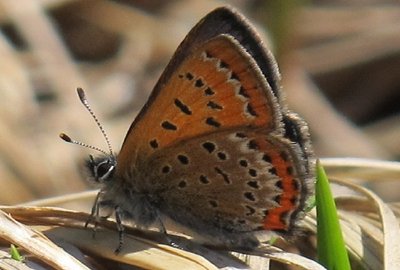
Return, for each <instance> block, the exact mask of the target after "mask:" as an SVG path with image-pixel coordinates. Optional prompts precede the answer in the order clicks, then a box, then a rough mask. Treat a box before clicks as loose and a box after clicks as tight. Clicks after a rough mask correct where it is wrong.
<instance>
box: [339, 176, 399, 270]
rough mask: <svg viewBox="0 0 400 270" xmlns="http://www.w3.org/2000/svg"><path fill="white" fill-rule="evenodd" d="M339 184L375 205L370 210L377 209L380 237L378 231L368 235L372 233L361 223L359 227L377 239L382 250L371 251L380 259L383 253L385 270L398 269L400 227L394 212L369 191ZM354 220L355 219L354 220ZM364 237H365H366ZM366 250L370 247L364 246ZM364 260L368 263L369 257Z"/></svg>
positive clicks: (376, 219) (370, 236) (347, 184)
mask: <svg viewBox="0 0 400 270" xmlns="http://www.w3.org/2000/svg"><path fill="white" fill-rule="evenodd" d="M337 183H340V184H341V185H346V186H347V187H350V188H351V189H352V190H353V191H356V192H358V193H359V194H362V196H363V197H365V198H366V201H367V202H366V203H367V204H368V205H373V208H370V210H371V209H374V210H375V209H376V210H375V211H374V212H375V214H376V215H374V216H375V217H376V218H374V219H375V221H377V222H379V223H378V224H379V227H381V231H380V233H379V235H377V234H376V232H377V230H374V232H375V233H374V234H368V233H369V232H370V231H368V230H366V229H365V227H363V223H361V222H360V223H359V224H358V225H359V226H360V228H361V230H362V233H363V234H368V236H369V238H371V239H375V241H376V242H377V243H379V242H380V243H379V244H380V245H381V246H380V248H379V249H376V248H375V247H373V249H371V251H372V252H377V254H375V256H376V257H380V256H381V255H380V253H381V252H383V256H382V257H381V258H382V263H383V269H395V268H396V267H398V266H399V265H400V226H399V223H398V222H397V219H396V216H395V214H394V213H393V211H392V210H391V209H390V208H389V206H388V205H387V204H386V203H385V202H383V201H382V199H380V198H379V197H378V196H377V195H376V194H374V193H373V192H371V191H369V190H368V189H365V188H363V187H361V186H358V185H354V184H349V183H348V182H342V181H340V182H337ZM352 220H354V219H353V218H352ZM372 221H374V220H372ZM349 224H350V223H349ZM364 225H367V226H370V224H368V223H364ZM362 236H364V237H365V236H366V235H362ZM352 243H354V242H349V246H351V244H352ZM366 248H368V247H367V246H365V245H363V249H364V250H365V249H366ZM360 255H361V254H360ZM364 259H365V260H366V262H368V257H367V256H364Z"/></svg>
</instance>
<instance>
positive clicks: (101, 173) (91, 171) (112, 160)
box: [60, 88, 117, 184]
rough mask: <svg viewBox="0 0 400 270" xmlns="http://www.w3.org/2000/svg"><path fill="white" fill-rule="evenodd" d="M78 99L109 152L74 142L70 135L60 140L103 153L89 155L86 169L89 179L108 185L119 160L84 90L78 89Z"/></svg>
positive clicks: (62, 136) (62, 135) (64, 135)
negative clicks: (95, 155)
mask: <svg viewBox="0 0 400 270" xmlns="http://www.w3.org/2000/svg"><path fill="white" fill-rule="evenodd" d="M77 93H78V97H79V99H80V101H81V103H82V104H83V106H84V107H85V108H86V109H87V111H88V112H89V113H90V115H91V116H92V118H93V119H94V121H95V122H96V124H97V126H98V127H99V129H100V131H101V133H102V134H103V137H104V139H105V141H106V142H107V146H108V150H109V152H106V151H104V150H102V149H100V148H98V147H95V146H92V145H89V144H86V143H83V142H80V141H76V140H73V139H72V138H70V137H69V136H68V135H66V134H64V133H61V134H60V138H61V139H63V140H64V141H65V142H68V143H72V144H77V145H80V146H83V147H86V148H89V149H93V150H96V151H98V152H100V153H102V155H101V156H99V157H93V156H92V155H89V159H88V160H87V161H86V169H87V172H88V178H89V180H91V181H92V182H94V183H97V184H107V183H109V182H110V181H111V179H112V178H113V175H114V171H115V168H116V166H117V158H116V156H115V155H114V153H113V151H112V149H111V144H110V141H109V139H108V136H107V134H106V132H105V131H104V129H103V126H102V125H101V124H100V122H99V120H98V119H97V117H96V115H95V114H94V112H93V111H92V109H91V107H90V105H89V102H88V101H87V99H86V95H85V92H84V91H83V89H82V88H78V89H77Z"/></svg>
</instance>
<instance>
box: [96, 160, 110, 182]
mask: <svg viewBox="0 0 400 270" xmlns="http://www.w3.org/2000/svg"><path fill="white" fill-rule="evenodd" d="M114 168H115V162H113V161H112V160H109V159H107V160H104V161H103V162H100V163H98V164H96V165H95V166H94V172H95V178H96V179H97V181H98V182H100V183H104V182H108V181H109V180H110V179H111V178H112V175H113V174H114Z"/></svg>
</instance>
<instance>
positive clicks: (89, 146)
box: [59, 133, 108, 155]
mask: <svg viewBox="0 0 400 270" xmlns="http://www.w3.org/2000/svg"><path fill="white" fill-rule="evenodd" d="M59 136H60V138H61V139H63V140H64V141H66V142H67V143H72V144H77V145H80V146H83V147H86V148H89V149H93V150H96V151H99V152H101V153H103V154H105V155H108V153H107V152H106V151H104V150H102V149H100V148H98V147H95V146H93V145H90V144H86V143H83V142H80V141H76V140H73V139H71V137H69V136H68V135H67V134H65V133H60V135H59Z"/></svg>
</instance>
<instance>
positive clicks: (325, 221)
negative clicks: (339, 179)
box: [315, 161, 351, 270]
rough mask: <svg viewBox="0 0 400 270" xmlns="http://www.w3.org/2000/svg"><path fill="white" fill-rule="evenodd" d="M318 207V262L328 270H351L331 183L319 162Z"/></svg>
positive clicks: (316, 187) (316, 193) (316, 190)
mask: <svg viewBox="0 0 400 270" xmlns="http://www.w3.org/2000/svg"><path fill="white" fill-rule="evenodd" d="M315 197H316V206H317V223H318V225H317V246H318V247H317V253H318V261H319V263H320V264H322V265H323V266H325V267H326V268H327V269H328V270H348V269H349V270H350V269H351V268H350V262H349V258H348V255H347V250H346V246H345V244H344V241H343V236H342V232H341V230H340V224H339V219H338V215H337V212H336V205H335V201H334V200H333V197H332V192H331V190H330V186H329V181H328V178H327V177H326V174H325V171H324V169H323V168H322V166H321V164H320V163H319V161H318V162H317V183H316V186H315Z"/></svg>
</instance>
